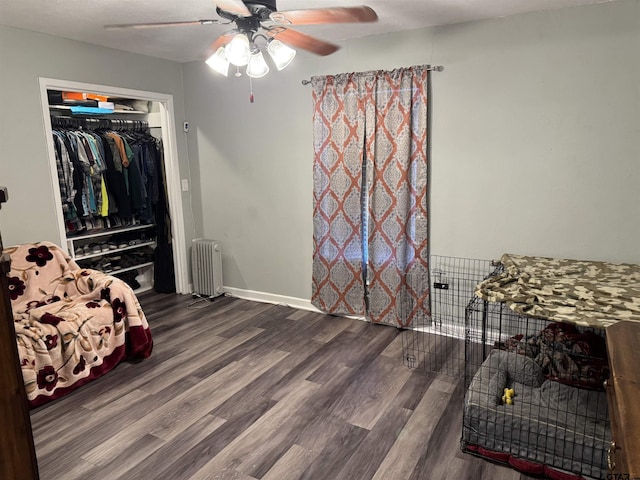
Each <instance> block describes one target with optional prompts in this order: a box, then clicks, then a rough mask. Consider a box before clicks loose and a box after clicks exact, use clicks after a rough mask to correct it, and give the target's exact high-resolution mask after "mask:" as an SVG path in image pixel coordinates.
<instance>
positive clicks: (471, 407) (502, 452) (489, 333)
mask: <svg viewBox="0 0 640 480" xmlns="http://www.w3.org/2000/svg"><path fill="white" fill-rule="evenodd" d="M465 330H466V339H465V357H466V362H465V387H466V390H465V391H466V394H465V402H464V413H463V432H462V439H461V446H462V450H463V451H466V452H468V453H472V454H475V455H478V456H481V457H484V458H488V459H490V460H493V461H498V462H501V463H505V464H509V465H511V466H512V467H515V468H516V469H518V470H520V471H523V472H525V473H528V474H531V475H542V476H547V477H550V478H563V479H564V478H566V479H582V478H604V477H605V476H606V473H607V449H608V447H609V445H610V442H611V433H610V427H609V419H608V411H607V398H606V393H605V391H604V387H603V382H604V380H606V378H608V375H609V371H608V362H607V354H606V344H605V339H604V330H602V329H597V328H591V327H590V328H588V329H587V328H583V327H578V326H575V325H573V324H568V323H558V322H551V321H549V320H543V319H540V318H535V317H528V316H523V315H520V314H517V313H515V312H514V311H512V310H511V309H510V308H508V307H507V306H506V305H505V304H503V303H495V302H487V301H484V300H481V299H480V298H477V297H474V298H472V299H471V300H470V302H469V304H468V306H467V308H466V318H465Z"/></svg>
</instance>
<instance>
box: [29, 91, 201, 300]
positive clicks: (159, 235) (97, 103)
mask: <svg viewBox="0 0 640 480" xmlns="http://www.w3.org/2000/svg"><path fill="white" fill-rule="evenodd" d="M40 93H41V102H42V109H43V119H44V127H45V134H46V136H47V148H48V154H49V166H50V179H51V185H52V189H53V192H54V198H55V200H56V207H57V208H55V215H56V220H57V225H58V241H57V242H56V243H58V244H59V245H60V246H62V247H63V248H64V249H65V250H67V252H68V253H69V255H71V257H72V258H74V259H75V260H76V262H77V263H78V264H79V265H80V266H82V267H85V268H95V269H98V270H102V271H105V272H106V273H109V274H113V275H115V276H118V277H120V278H122V279H123V280H125V281H126V282H127V283H129V285H130V286H131V287H132V288H133V289H134V291H136V292H137V293H140V292H142V291H145V290H149V289H152V288H155V289H156V290H158V291H167V292H168V291H171V289H172V288H175V291H176V292H177V293H189V284H188V270H187V255H186V244H185V233H184V215H183V209H182V193H181V184H180V172H179V164H178V155H177V146H176V129H175V122H174V113H173V97H172V95H167V94H161V93H155V92H147V91H140V90H131V89H123V88H118V87H110V86H105V85H95V84H86V83H79V82H72V81H66V80H56V79H49V78H40ZM62 159H64V160H65V162H63V163H64V165H66V166H70V167H71V168H66V167H65V168H62V164H61V160H62ZM74 165H75V167H74ZM74 172H75V173H74ZM74 174H75V175H76V178H75V179H74V178H73V175H74ZM78 176H80V178H78ZM79 186H81V188H78V187H79ZM171 257H172V258H171ZM171 271H172V272H171ZM174 277H175V279H174Z"/></svg>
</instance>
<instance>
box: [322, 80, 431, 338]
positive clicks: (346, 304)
mask: <svg viewBox="0 0 640 480" xmlns="http://www.w3.org/2000/svg"><path fill="white" fill-rule="evenodd" d="M428 75H429V70H428V68H427V67H411V68H406V69H398V70H394V71H391V72H366V73H352V74H344V75H338V76H335V77H314V78H313V79H312V85H313V100H314V152H315V164H314V200H315V209H314V268H313V296H312V302H313V303H314V305H315V306H317V307H318V308H320V309H321V310H324V311H327V312H329V313H353V314H365V315H366V316H367V318H369V319H370V320H371V321H373V322H376V323H388V324H392V325H397V326H400V327H406V326H409V325H410V324H411V323H412V321H413V320H414V319H415V318H416V316H417V315H423V316H424V315H428V313H429V277H428V272H429V268H428V259H429V243H428V238H427V237H428V231H429V228H428V215H427V200H428V198H427V193H428V164H427V134H428V131H427V119H428V95H427V94H428V85H429V79H428ZM363 239H365V241H363Z"/></svg>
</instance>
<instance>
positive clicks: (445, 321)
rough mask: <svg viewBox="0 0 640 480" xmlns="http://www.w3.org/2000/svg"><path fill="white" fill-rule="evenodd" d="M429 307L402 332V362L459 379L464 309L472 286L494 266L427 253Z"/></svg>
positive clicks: (462, 366) (462, 347) (482, 261)
mask: <svg viewBox="0 0 640 480" xmlns="http://www.w3.org/2000/svg"><path fill="white" fill-rule="evenodd" d="M429 263H430V267H429V274H430V279H431V282H430V281H429V278H425V279H423V280H422V281H423V284H424V288H431V291H430V300H431V302H430V303H431V305H430V310H429V311H424V312H422V313H421V314H420V315H418V316H417V317H415V318H414V320H413V323H412V325H411V328H410V329H407V330H405V331H404V332H403V334H402V344H403V359H404V364H405V365H407V366H408V367H410V368H422V369H425V370H427V371H430V372H435V373H441V374H445V375H450V376H456V377H460V378H462V377H463V375H464V365H465V358H464V339H465V323H464V318H465V308H466V306H467V304H468V303H469V299H470V298H471V297H473V292H474V289H475V286H476V285H477V284H478V283H480V282H481V281H482V280H483V279H484V278H486V277H487V276H488V275H489V274H490V273H491V272H492V271H493V270H494V269H495V266H494V264H493V262H492V261H490V260H476V259H470V258H459V257H446V256H438V255H431V257H430V262H429Z"/></svg>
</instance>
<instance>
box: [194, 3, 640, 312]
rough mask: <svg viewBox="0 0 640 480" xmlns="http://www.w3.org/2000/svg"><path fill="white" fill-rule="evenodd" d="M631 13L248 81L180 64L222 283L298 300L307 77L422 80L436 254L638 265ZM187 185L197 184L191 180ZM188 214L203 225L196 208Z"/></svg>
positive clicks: (602, 9)
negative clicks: (371, 75) (429, 103)
mask: <svg viewBox="0 0 640 480" xmlns="http://www.w3.org/2000/svg"><path fill="white" fill-rule="evenodd" d="M639 47H640V2H639V0H627V1H623V0H620V1H616V2H613V3H607V4H600V5H593V6H588V7H579V8H569V9H563V10H556V11H552V12H546V13H534V14H527V15H520V16H515V17H510V18H502V19H495V20H489V21H481V22H473V23H468V24H461V25H455V26H448V27H442V28H435V29H423V30H416V31H411V32H406V33H402V34H392V35H384V36H379V37H374V38H365V39H360V40H356V41H350V42H348V43H347V44H345V45H344V48H343V49H342V50H340V51H339V52H338V53H337V54H335V55H332V56H330V57H326V58H314V57H312V56H311V55H306V54H304V53H299V55H298V57H297V58H296V59H295V60H294V62H293V63H292V64H291V65H290V66H289V67H288V69H287V70H285V71H283V72H271V73H270V74H269V75H268V76H267V77H265V78H263V79H258V80H254V82H253V83H254V93H255V98H256V100H255V103H254V104H251V103H249V101H248V96H249V81H248V79H247V77H246V76H243V77H241V78H239V79H238V78H235V77H234V76H233V75H230V76H229V77H228V78H223V77H220V76H218V75H216V74H214V73H213V72H212V71H211V70H209V69H208V67H207V66H206V65H204V64H203V63H201V62H197V63H189V64H186V65H184V69H183V71H184V88H185V92H186V111H187V112H188V117H189V121H190V122H191V125H192V129H191V132H190V133H189V134H188V146H189V152H190V155H191V158H192V172H193V180H194V181H193V184H194V194H195V195H196V196H195V200H196V201H195V202H194V203H195V204H196V205H200V204H201V206H202V212H203V216H202V227H203V232H204V235H205V236H206V237H211V238H218V239H220V240H222V241H223V246H224V280H225V281H224V283H225V285H226V286H231V287H235V288H239V289H248V290H255V291H260V292H269V293H275V294H279V295H286V296H291V297H298V298H302V299H308V298H309V297H310V293H311V287H310V282H311V254H312V218H311V217H312V149H311V145H312V131H311V113H312V112H311V92H310V87H308V86H306V87H305V86H302V85H301V84H300V81H301V80H302V79H305V78H309V77H310V76H312V75H317V74H329V73H340V72H348V71H361V70H370V69H392V68H396V67H402V66H409V65H413V64H424V63H432V64H443V65H444V66H445V71H444V72H441V73H434V74H433V130H432V158H431V161H432V177H431V178H432V197H431V213H432V235H431V238H432V253H434V254H440V255H453V256H464V257H472V258H496V257H499V256H500V255H501V254H502V253H503V252H513V253H521V254H529V255H548V256H557V257H569V258H583V259H600V260H609V261H627V262H640V249H639V248H638V245H639V244H640V221H639V215H638V200H639V197H640V194H639V193H638V192H639V189H638V185H639V183H640V162H639V160H640V140H638V139H639V138H640V135H639V133H640V131H639V130H640V118H639V116H640V113H639V110H640V93H639V92H640V73H639V72H640V55H638V52H639V51H640V48H639ZM198 179H199V183H198ZM198 213H200V212H199V211H198Z"/></svg>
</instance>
